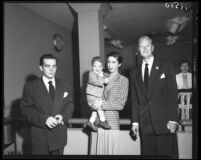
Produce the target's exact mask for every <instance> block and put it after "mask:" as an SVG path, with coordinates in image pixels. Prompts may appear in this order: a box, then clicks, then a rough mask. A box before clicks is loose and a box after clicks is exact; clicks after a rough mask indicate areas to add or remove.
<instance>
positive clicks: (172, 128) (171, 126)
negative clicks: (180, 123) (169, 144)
mask: <svg viewBox="0 0 201 160" xmlns="http://www.w3.org/2000/svg"><path fill="white" fill-rule="evenodd" d="M167 128H168V129H169V130H170V133H175V131H176V129H177V123H176V122H170V121H169V122H168V123H167Z"/></svg>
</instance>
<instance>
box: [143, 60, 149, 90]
mask: <svg viewBox="0 0 201 160" xmlns="http://www.w3.org/2000/svg"><path fill="white" fill-rule="evenodd" d="M148 65H149V64H148V63H146V64H145V69H144V85H145V88H146V89H147V87H148V83H149V68H148Z"/></svg>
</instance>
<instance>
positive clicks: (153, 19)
mask: <svg viewBox="0 0 201 160" xmlns="http://www.w3.org/2000/svg"><path fill="white" fill-rule="evenodd" d="M175 3H177V2H175ZM20 5H22V6H23V7H26V8H28V9H30V10H31V11H33V12H35V13H36V14H38V15H40V16H41V17H44V18H46V19H48V20H50V21H52V22H53V23H56V24H58V25H60V26H62V27H63V28H65V29H67V30H68V31H71V30H72V26H73V22H74V17H73V15H72V13H71V11H70V9H69V7H68V5H67V4H66V3H20ZM110 5H111V7H112V10H110V11H109V13H108V14H107V16H106V17H104V24H105V25H107V26H109V29H110V31H111V33H112V35H113V38H116V39H121V40H122V41H123V44H124V45H125V46H127V45H135V44H137V40H138V38H139V37H140V36H142V35H144V34H148V35H151V36H153V38H154V41H155V42H156V43H163V42H164V40H165V37H167V27H166V26H167V22H168V20H169V19H171V18H174V17H176V16H186V17H188V18H189V20H188V22H187V25H186V26H185V27H184V29H183V31H182V32H181V35H180V37H179V39H178V41H180V42H186V41H191V39H192V10H190V11H188V12H185V11H183V10H180V9H176V8H175V7H174V8H171V6H170V3H167V4H166V6H169V8H167V7H166V6H165V2H164V3H163V2H157V3H156V2H155V3H153V2H152V3H145V2H143V3H136V2H134V3H110Z"/></svg>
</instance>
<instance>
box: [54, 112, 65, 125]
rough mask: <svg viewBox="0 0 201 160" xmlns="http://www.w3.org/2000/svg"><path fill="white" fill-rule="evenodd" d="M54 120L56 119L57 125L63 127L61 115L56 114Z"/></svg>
mask: <svg viewBox="0 0 201 160" xmlns="http://www.w3.org/2000/svg"><path fill="white" fill-rule="evenodd" d="M54 118H56V120H57V124H62V125H64V122H63V116H62V115H60V114H57V115H56V116H55V117H54Z"/></svg>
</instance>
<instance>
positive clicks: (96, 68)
mask: <svg viewBox="0 0 201 160" xmlns="http://www.w3.org/2000/svg"><path fill="white" fill-rule="evenodd" d="M92 70H93V72H94V73H96V74H100V73H101V72H102V70H103V64H102V63H101V62H99V61H95V62H94V64H93V66H92Z"/></svg>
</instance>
